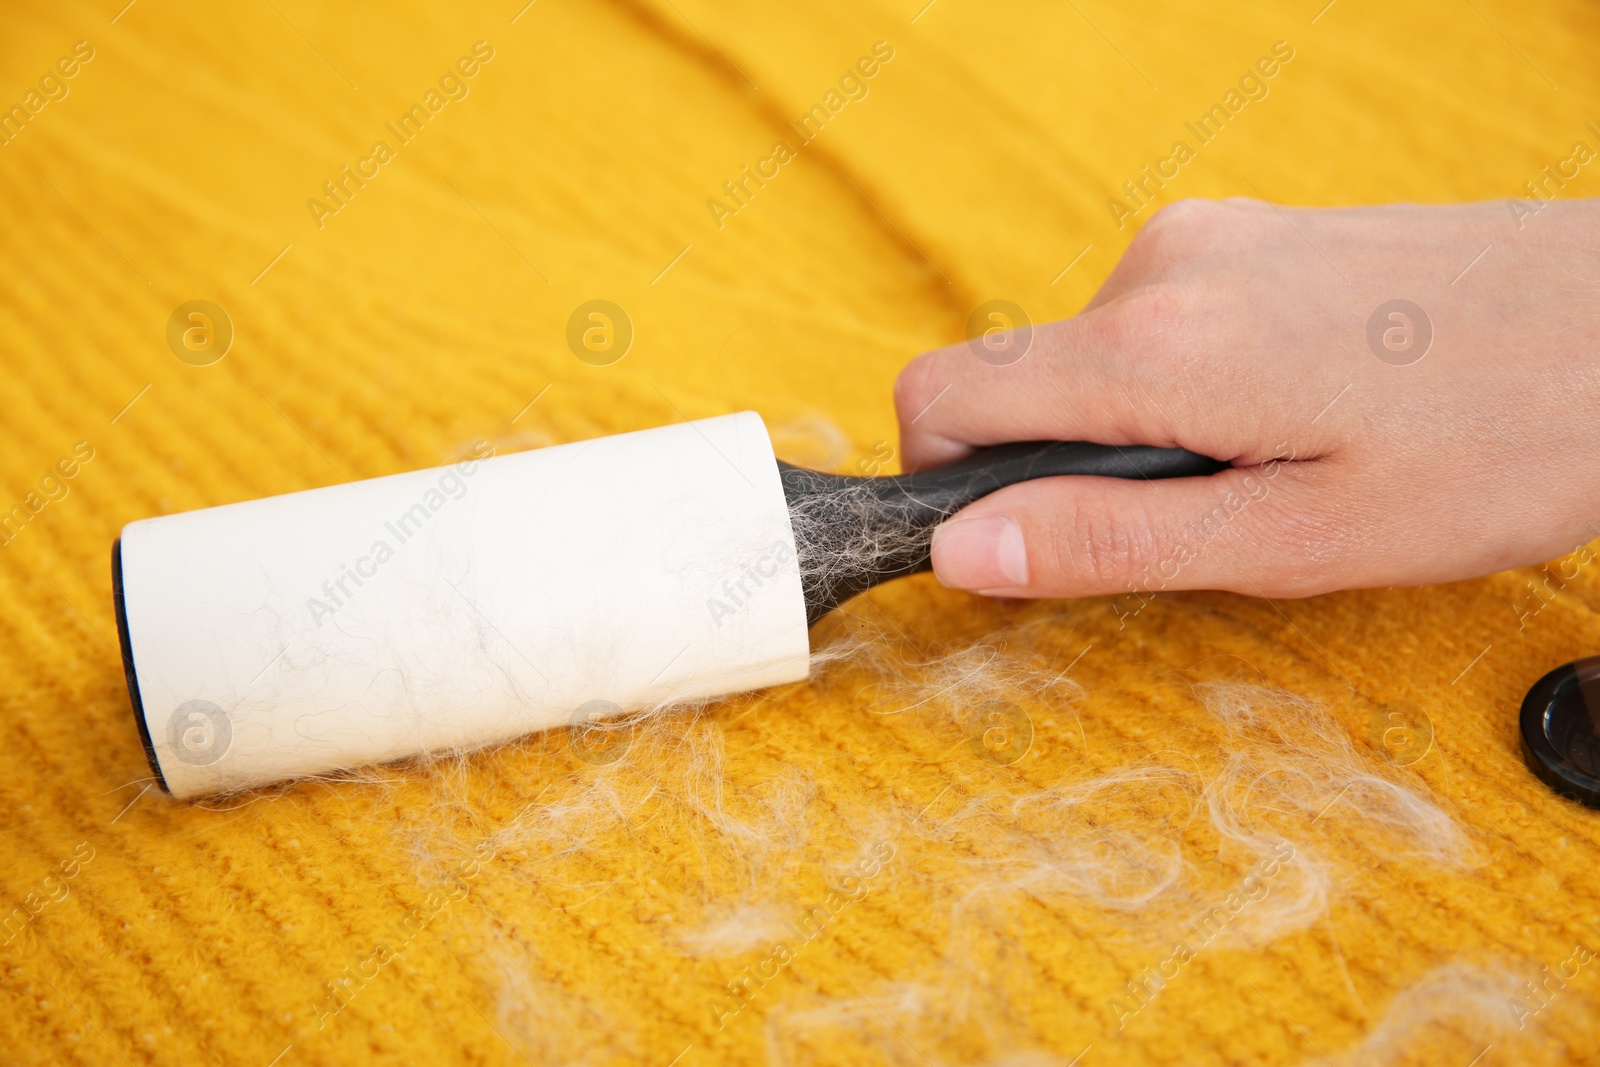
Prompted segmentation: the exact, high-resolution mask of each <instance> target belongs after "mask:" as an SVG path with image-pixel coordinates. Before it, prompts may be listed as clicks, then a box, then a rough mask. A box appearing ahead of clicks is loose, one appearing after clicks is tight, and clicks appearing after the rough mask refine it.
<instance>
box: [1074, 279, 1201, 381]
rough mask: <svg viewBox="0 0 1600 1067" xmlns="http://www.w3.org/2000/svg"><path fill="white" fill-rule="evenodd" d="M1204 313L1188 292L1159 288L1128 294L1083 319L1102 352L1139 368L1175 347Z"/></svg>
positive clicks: (1165, 287)
mask: <svg viewBox="0 0 1600 1067" xmlns="http://www.w3.org/2000/svg"><path fill="white" fill-rule="evenodd" d="M1200 310H1201V307H1200V301H1199V299H1198V298H1197V297H1196V295H1195V294H1194V293H1192V292H1191V291H1189V290H1188V289H1185V288H1183V287H1181V286H1177V285H1171V284H1157V285H1150V286H1144V287H1142V288H1139V289H1134V290H1131V291H1130V292H1127V293H1124V294H1123V295H1122V296H1119V297H1117V298H1116V299H1115V300H1112V301H1111V302H1110V303H1108V304H1105V305H1103V306H1101V307H1099V308H1096V309H1095V310H1094V311H1093V312H1090V313H1089V314H1087V315H1085V316H1082V319H1083V322H1084V327H1085V329H1087V330H1088V331H1089V335H1090V339H1091V340H1092V342H1093V343H1094V344H1095V345H1096V347H1097V348H1098V349H1099V350H1100V351H1101V352H1103V353H1104V354H1106V355H1107V356H1109V357H1111V358H1112V359H1115V360H1117V361H1119V362H1120V363H1123V364H1135V363H1140V362H1145V361H1147V360H1148V359H1149V358H1150V357H1151V356H1153V355H1156V354H1159V353H1161V352H1164V351H1165V350H1167V349H1168V348H1171V347H1173V346H1172V345H1171V341H1172V339H1173V338H1175V337H1176V336H1177V335H1178V334H1179V333H1180V331H1183V330H1185V329H1187V327H1188V326H1189V324H1191V323H1192V322H1194V320H1195V317H1196V315H1197V314H1198V312H1199V311H1200ZM1118 369H1123V368H1121V367H1119V368H1118Z"/></svg>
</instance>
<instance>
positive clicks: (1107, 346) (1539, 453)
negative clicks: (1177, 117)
mask: <svg viewBox="0 0 1600 1067" xmlns="http://www.w3.org/2000/svg"><path fill="white" fill-rule="evenodd" d="M1534 206H1537V202H1511V203H1507V202H1501V201H1494V202H1490V203H1483V204H1468V205H1461V206H1448V207H1424V206H1414V205H1394V206H1390V207H1376V208H1339V209H1322V208H1304V209H1302V208H1287V207H1278V206H1275V205H1271V204H1265V203H1261V202H1258V201H1252V200H1237V199H1235V200H1225V201H1221V202H1212V201H1199V200H1191V201H1184V202H1180V203H1177V204H1174V205H1172V206H1170V207H1168V208H1166V209H1165V210H1163V211H1161V212H1159V213H1158V214H1157V215H1156V216H1155V217H1154V218H1152V219H1151V220H1150V222H1149V223H1148V224H1147V225H1146V226H1145V227H1144V229H1143V231H1141V232H1140V233H1139V235H1138V236H1137V237H1136V238H1135V239H1134V240H1133V243H1132V244H1131V245H1129V247H1128V250H1127V252H1126V253H1125V254H1124V255H1123V257H1122V261H1121V262H1120V263H1118V264H1117V267H1116V269H1115V270H1114V271H1112V273H1111V277H1110V278H1109V279H1107V281H1106V283H1105V285H1104V286H1103V287H1102V288H1101V290H1100V292H1099V293H1098V294H1097V295H1096V296H1095V298H1094V299H1093V300H1092V301H1090V303H1089V306H1088V307H1087V308H1085V309H1084V311H1083V312H1082V313H1081V314H1079V315H1077V316H1075V317H1074V318H1071V319H1067V320H1066V321H1064V322H1057V323H1052V324H1050V325H1047V326H1042V327H1036V328H1035V329H1034V332H1033V338H1032V344H1031V347H1030V348H1029V350H1028V351H1027V354H1026V355H1025V356H1023V357H1022V358H1021V359H1019V360H1018V361H1017V362H1015V363H1012V364H1010V365H1006V366H994V365H991V364H990V363H987V362H985V361H983V360H981V359H979V358H978V357H977V355H976V354H975V351H976V350H975V349H974V347H973V346H972V344H960V345H955V346H953V347H950V348H945V349H940V350H938V351H935V352H929V353H927V354H925V355H922V356H920V357H918V358H917V359H916V360H914V361H913V362H912V363H911V364H910V365H908V366H907V367H906V368H905V370H904V371H903V372H902V373H901V375H900V379H899V381H898V382H897V383H896V387H895V405H896V408H897V410H898V412H899V417H900V429H901V443H902V444H901V447H902V452H903V455H904V461H905V464H906V467H907V469H908V470H916V469H920V468H922V467H928V466H934V465H937V464H941V463H946V462H949V461H951V460H953V459H957V458H959V457H961V456H963V455H965V454H966V453H967V452H969V451H971V450H972V449H973V448H974V447H977V446H983V445H990V444H997V443H1000V442H1004V441H1027V440H1069V441H1097V442H1101V443H1105V444H1113V445H1124V444H1149V445H1163V446H1181V447H1183V448H1187V449H1190V450H1191V451H1194V452H1199V453H1202V454H1204V455H1207V456H1211V457H1213V458H1216V459H1219V460H1225V461H1228V462H1231V463H1232V464H1233V468H1232V469H1231V470H1227V471H1223V472H1222V473H1220V474H1217V475H1215V476H1213V477H1210V478H1185V479H1178V480H1174V481H1166V482H1124V481H1119V480H1116V479H1108V478H1052V479H1045V480H1040V481H1035V482H1027V483H1023V484H1020V485H1015V486H1011V487H1009V488H1007V489H1003V490H1001V491H999V492H997V493H994V494H992V495H991V496H988V497H985V498H984V499H983V500H980V501H978V502H977V503H975V504H973V505H971V506H970V507H968V508H966V509H964V510H963V511H961V512H960V513H958V514H957V515H955V516H954V517H952V518H951V519H950V520H948V521H947V522H946V523H945V524H944V525H943V526H941V527H940V528H939V530H938V532H937V533H936V535H935V537H934V541H933V565H934V571H935V573H936V574H937V575H938V577H939V580H940V581H942V582H943V583H944V584H945V585H948V586H953V587H956V588H960V589H971V590H976V591H979V592H984V593H989V594H994V595H1004V596H1092V595H1100V594H1113V593H1125V592H1128V591H1130V590H1136V589H1137V590H1161V589H1223V590H1231V591H1233V592H1238V593H1245V594H1251V595H1257V596H1309V595H1313V594H1316V593H1322V592H1327V591H1330V590H1335V589H1348V588H1360V587H1371V586H1389V585H1418V584H1424V583H1430V582H1444V581H1451V580H1455V579H1461V578H1470V577H1474V576H1477V575H1482V574H1487V573H1490V572H1493V571H1497V570H1502V569H1505V568H1508V567H1514V566H1519V565H1524V564H1530V563H1537V562H1541V561H1545V560H1550V559H1554V558H1556V557H1558V556H1560V555H1563V554H1565V553H1567V552H1570V551H1572V550H1573V549H1575V548H1576V547H1578V546H1579V545H1582V544H1584V543H1586V542H1588V541H1591V540H1594V539H1595V538H1600V201H1573V202H1559V201H1556V202H1547V203H1545V204H1544V205H1543V206H1542V207H1540V208H1539V210H1538V211H1537V213H1533V212H1531V210H1530V209H1531V208H1532V207H1534ZM1486 247H1487V251H1485V248H1486ZM1480 252H1481V253H1482V255H1481V257H1480V256H1479V253H1480ZM1475 257H1478V258H1475ZM1393 300H1405V301H1411V302H1413V303H1412V305H1411V306H1410V307H1404V306H1402V307H1398V308H1385V307H1383V305H1386V304H1388V302H1390V301H1393ZM1418 308H1420V312H1419V311H1418V310H1417V309H1418ZM1369 337H1370V338H1371V341H1370V343H1369ZM1430 338H1431V339H1430Z"/></svg>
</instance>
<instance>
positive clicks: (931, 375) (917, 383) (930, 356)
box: [894, 351, 949, 424]
mask: <svg viewBox="0 0 1600 1067" xmlns="http://www.w3.org/2000/svg"><path fill="white" fill-rule="evenodd" d="M943 361H944V353H943V352H942V351H934V352H924V353H922V355H920V356H917V357H916V358H915V359H913V360H912V361H911V362H910V363H907V364H906V365H905V366H904V367H902V368H901V370H900V374H899V376H898V377H896V378H895V381H894V409H895V413H896V414H897V415H898V416H899V417H900V421H901V423H902V424H903V423H905V422H906V421H907V420H908V419H910V418H913V417H914V416H915V415H916V414H917V412H919V411H920V410H922V408H923V407H924V406H925V405H926V404H927V403H928V401H930V400H932V399H933V397H934V395H935V394H937V393H938V392H939V390H941V389H943V388H944V387H945V385H946V384H948V379H949V376H948V375H947V374H945V372H944V371H943V369H942V365H943Z"/></svg>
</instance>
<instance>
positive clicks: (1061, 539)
mask: <svg viewBox="0 0 1600 1067" xmlns="http://www.w3.org/2000/svg"><path fill="white" fill-rule="evenodd" d="M1051 548H1052V550H1053V553H1054V559H1053V560H1052V563H1053V564H1054V569H1055V571H1056V573H1057V574H1058V575H1060V577H1061V580H1062V581H1063V582H1064V583H1066V584H1067V585H1069V586H1072V587H1083V588H1088V589H1092V590H1095V591H1097V592H1106V593H1110V592H1122V591H1124V590H1126V589H1128V588H1130V587H1131V586H1132V585H1133V584H1134V583H1135V581H1136V580H1137V579H1138V577H1139V576H1140V575H1141V574H1143V572H1144V569H1145V567H1146V566H1147V564H1148V561H1149V560H1150V559H1151V558H1152V556H1153V553H1154V551H1155V539H1154V536H1153V532H1152V530H1151V527H1150V524H1149V523H1148V522H1146V521H1144V517H1143V516H1129V515H1119V514H1117V513H1115V512H1114V511H1113V510H1112V509H1111V507H1110V505H1109V502H1107V501H1104V500H1102V499H1099V498H1098V497H1096V496H1091V495H1089V494H1082V497H1081V498H1080V500H1079V501H1078V502H1076V503H1074V504H1073V505H1072V506H1071V507H1070V508H1069V509H1068V513H1067V514H1066V515H1065V516H1063V518H1062V521H1061V525H1060V527H1059V528H1058V530H1057V531H1056V534H1055V536H1054V537H1052V538H1051Z"/></svg>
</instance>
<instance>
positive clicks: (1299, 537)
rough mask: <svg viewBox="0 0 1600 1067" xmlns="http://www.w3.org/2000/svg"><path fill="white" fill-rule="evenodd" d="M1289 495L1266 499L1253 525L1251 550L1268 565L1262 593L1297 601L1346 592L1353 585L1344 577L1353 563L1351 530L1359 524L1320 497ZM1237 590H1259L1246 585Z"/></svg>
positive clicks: (1263, 578) (1245, 591)
mask: <svg viewBox="0 0 1600 1067" xmlns="http://www.w3.org/2000/svg"><path fill="white" fill-rule="evenodd" d="M1289 497H1290V494H1284V495H1282V496H1279V497H1278V498H1277V499H1274V500H1265V501H1262V503H1261V504H1260V505H1258V508H1259V510H1258V512H1257V514H1256V516H1255V521H1254V522H1253V523H1252V524H1251V526H1250V530H1249V534H1248V542H1249V543H1248V545H1247V547H1246V550H1247V551H1248V552H1249V553H1250V554H1251V555H1252V556H1254V557H1255V558H1256V559H1258V560H1260V561H1261V562H1262V563H1264V564H1265V568H1264V573H1263V574H1262V575H1261V578H1260V579H1259V580H1258V581H1257V582H1256V583H1255V585H1256V587H1257V589H1258V590H1259V591H1260V592H1262V593H1265V594H1266V595H1267V596H1275V597H1286V598H1291V599H1296V598H1300V597H1309V596H1317V595H1319V594H1322V593H1326V592H1330V591H1332V590H1335V589H1339V588H1342V587H1343V586H1344V585H1346V584H1347V582H1346V581H1343V580H1341V576H1342V575H1344V574H1345V573H1346V572H1347V571H1348V570H1349V568H1350V564H1351V562H1352V560H1351V547H1352V546H1351V540H1350V534H1349V532H1350V530H1351V529H1352V528H1353V527H1354V526H1355V523H1354V522H1352V519H1351V517H1350V516H1348V515H1343V516H1341V515H1340V514H1338V513H1337V512H1336V511H1334V510H1331V509H1329V508H1328V507H1326V506H1324V505H1322V504H1320V503H1319V502H1317V501H1316V500H1315V498H1314V497H1311V498H1308V496H1307V495H1306V494H1293V499H1290V498H1289ZM1236 591H1238V592H1244V593H1250V592H1254V591H1256V590H1255V589H1251V588H1250V587H1249V586H1246V587H1244V588H1242V589H1239V590H1236Z"/></svg>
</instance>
